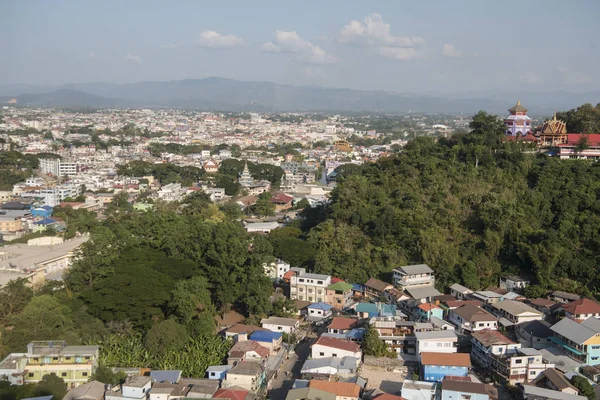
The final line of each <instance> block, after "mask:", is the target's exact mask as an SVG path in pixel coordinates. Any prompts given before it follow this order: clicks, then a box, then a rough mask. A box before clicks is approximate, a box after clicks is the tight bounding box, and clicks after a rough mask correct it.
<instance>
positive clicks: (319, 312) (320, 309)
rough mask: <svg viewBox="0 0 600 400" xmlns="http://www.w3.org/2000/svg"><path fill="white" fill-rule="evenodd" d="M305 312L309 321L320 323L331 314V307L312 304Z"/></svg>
mask: <svg viewBox="0 0 600 400" xmlns="http://www.w3.org/2000/svg"><path fill="white" fill-rule="evenodd" d="M307 310H308V314H307V315H308V320H309V321H321V320H323V319H325V318H329V317H331V315H332V314H333V311H332V310H333V306H332V305H329V304H327V303H312V304H311V305H310V306H308V307H307Z"/></svg>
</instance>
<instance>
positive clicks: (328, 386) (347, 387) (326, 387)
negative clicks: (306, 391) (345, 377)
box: [308, 379, 360, 397]
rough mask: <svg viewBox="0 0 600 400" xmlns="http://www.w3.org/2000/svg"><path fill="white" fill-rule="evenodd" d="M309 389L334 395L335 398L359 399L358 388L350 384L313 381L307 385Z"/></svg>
mask: <svg viewBox="0 0 600 400" xmlns="http://www.w3.org/2000/svg"><path fill="white" fill-rule="evenodd" d="M308 386H309V387H311V388H315V389H319V390H323V391H324V392H328V393H335V395H336V396H337V397H359V396H360V386H358V385H357V384H356V383H351V382H330V381H320V380H316V379H313V380H311V381H310V383H309V384H308Z"/></svg>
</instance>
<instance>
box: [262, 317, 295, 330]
mask: <svg viewBox="0 0 600 400" xmlns="http://www.w3.org/2000/svg"><path fill="white" fill-rule="evenodd" d="M260 324H261V325H262V327H263V328H266V329H268V330H270V331H272V332H285V333H293V332H295V331H296V330H297V329H298V327H300V321H298V320H297V319H296V318H280V317H269V318H263V319H262V320H261V321H260Z"/></svg>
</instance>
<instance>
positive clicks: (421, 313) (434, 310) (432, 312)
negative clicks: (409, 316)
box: [413, 303, 444, 321]
mask: <svg viewBox="0 0 600 400" xmlns="http://www.w3.org/2000/svg"><path fill="white" fill-rule="evenodd" d="M432 317H436V318H439V319H443V318H444V310H443V309H442V308H441V307H440V306H436V305H435V304H433V303H423V304H419V305H418V306H417V307H415V308H414V311H413V318H414V319H415V321H429V320H430V319H431V318H432Z"/></svg>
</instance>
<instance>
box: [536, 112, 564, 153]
mask: <svg viewBox="0 0 600 400" xmlns="http://www.w3.org/2000/svg"><path fill="white" fill-rule="evenodd" d="M567 140H568V136H567V124H566V123H565V122H564V121H561V120H559V119H556V113H554V116H552V119H550V120H548V121H546V122H544V125H542V128H541V129H540V132H539V144H540V146H558V145H559V144H566V143H567Z"/></svg>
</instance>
